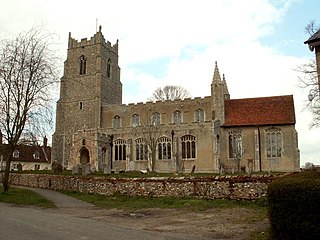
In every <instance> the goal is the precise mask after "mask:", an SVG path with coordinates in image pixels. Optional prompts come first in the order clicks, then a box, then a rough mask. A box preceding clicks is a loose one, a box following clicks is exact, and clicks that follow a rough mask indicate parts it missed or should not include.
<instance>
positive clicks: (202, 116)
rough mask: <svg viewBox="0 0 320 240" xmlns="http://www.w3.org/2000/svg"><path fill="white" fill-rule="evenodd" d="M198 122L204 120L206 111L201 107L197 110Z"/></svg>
mask: <svg viewBox="0 0 320 240" xmlns="http://www.w3.org/2000/svg"><path fill="white" fill-rule="evenodd" d="M196 122H199V123H200V122H204V111H203V110H202V109H200V108H199V109H198V110H197V111H196Z"/></svg>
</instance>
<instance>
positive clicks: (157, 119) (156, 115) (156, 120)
mask: <svg viewBox="0 0 320 240" xmlns="http://www.w3.org/2000/svg"><path fill="white" fill-rule="evenodd" d="M151 124H152V125H153V126H159V125H160V113H158V112H155V113H153V114H152V117H151Z"/></svg>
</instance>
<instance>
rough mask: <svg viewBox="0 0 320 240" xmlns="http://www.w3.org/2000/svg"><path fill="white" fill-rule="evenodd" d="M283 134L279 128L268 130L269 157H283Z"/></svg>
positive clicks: (267, 145)
mask: <svg viewBox="0 0 320 240" xmlns="http://www.w3.org/2000/svg"><path fill="white" fill-rule="evenodd" d="M282 146H283V136H282V133H281V130H280V129H279V128H270V129H268V130H266V150H267V157H268V158H274V157H282Z"/></svg>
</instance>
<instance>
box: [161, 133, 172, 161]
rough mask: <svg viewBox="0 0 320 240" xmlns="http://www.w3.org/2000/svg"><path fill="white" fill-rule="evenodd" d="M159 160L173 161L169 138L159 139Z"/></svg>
mask: <svg viewBox="0 0 320 240" xmlns="http://www.w3.org/2000/svg"><path fill="white" fill-rule="evenodd" d="M158 159H159V160H167V159H171V140H170V138H167V137H161V138H159V139H158Z"/></svg>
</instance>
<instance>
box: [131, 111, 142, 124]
mask: <svg viewBox="0 0 320 240" xmlns="http://www.w3.org/2000/svg"><path fill="white" fill-rule="evenodd" d="M131 123H132V127H138V126H139V125H140V116H139V115H138V114H133V115H132V118H131Z"/></svg>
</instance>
